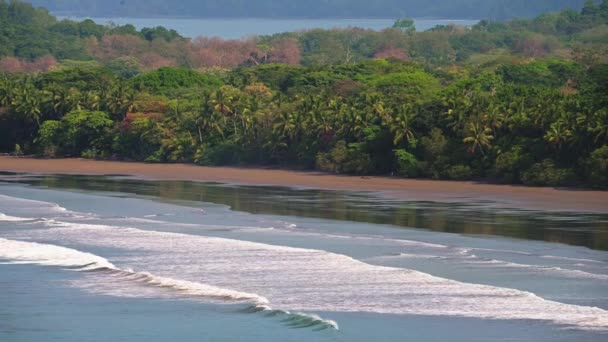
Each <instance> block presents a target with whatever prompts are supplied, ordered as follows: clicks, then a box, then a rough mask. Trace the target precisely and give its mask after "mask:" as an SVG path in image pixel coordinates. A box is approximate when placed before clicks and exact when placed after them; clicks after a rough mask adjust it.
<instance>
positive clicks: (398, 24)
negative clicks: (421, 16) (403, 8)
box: [393, 18, 416, 34]
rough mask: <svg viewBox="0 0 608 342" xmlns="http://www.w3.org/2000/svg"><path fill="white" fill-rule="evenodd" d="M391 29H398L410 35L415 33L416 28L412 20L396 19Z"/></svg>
mask: <svg viewBox="0 0 608 342" xmlns="http://www.w3.org/2000/svg"><path fill="white" fill-rule="evenodd" d="M393 28H396V29H399V30H401V31H403V32H405V33H408V34H412V33H414V32H416V26H415V25H414V19H411V18H405V19H397V20H396V21H395V23H394V24H393Z"/></svg>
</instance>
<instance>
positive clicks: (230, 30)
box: [59, 16, 478, 39]
mask: <svg viewBox="0 0 608 342" xmlns="http://www.w3.org/2000/svg"><path fill="white" fill-rule="evenodd" d="M59 18H60V19H72V20H84V19H87V18H82V17H62V16H59ZM91 19H93V20H94V21H95V22H97V23H99V24H111V23H113V24H116V25H126V24H131V25H133V26H135V27H136V28H137V29H140V30H141V29H142V28H145V27H156V26H164V27H166V28H169V29H174V30H176V31H177V32H179V33H180V34H181V35H183V36H185V37H192V38H194V37H198V36H209V37H221V38H225V39H239V38H245V37H250V36H255V35H272V34H275V33H283V32H294V31H301V30H311V29H316V28H322V29H333V28H347V27H360V28H365V29H372V30H377V31H378V30H384V29H386V28H389V27H391V26H393V23H394V21H395V20H393V19H255V18H252V19H187V18H91ZM477 22H478V20H458V19H454V20H448V19H416V21H415V25H416V29H418V30H419V31H426V30H428V29H430V28H433V27H435V26H437V25H448V24H456V25H461V26H472V25H475V24H476V23H477Z"/></svg>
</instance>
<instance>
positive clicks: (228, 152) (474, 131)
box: [0, 0, 608, 188]
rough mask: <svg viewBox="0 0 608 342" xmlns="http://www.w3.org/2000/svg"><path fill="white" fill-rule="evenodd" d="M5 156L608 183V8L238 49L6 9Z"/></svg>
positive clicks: (167, 32) (2, 19) (308, 35)
mask: <svg viewBox="0 0 608 342" xmlns="http://www.w3.org/2000/svg"><path fill="white" fill-rule="evenodd" d="M0 152H4V153H11V154H15V155H36V156H39V157H44V158H55V157H83V158H92V159H104V160H123V161H144V162H148V163H193V164H199V165H208V166H220V165H234V166H257V167H259V166H262V167H273V168H289V169H298V170H317V171H321V172H329V173H337V174H354V175H362V176H363V175H383V176H392V177H406V178H428V179H449V180H478V181H487V182H496V183H513V184H524V185H533V186H579V187H585V188H607V187H608V0H603V1H592V0H589V1H587V2H586V3H585V4H584V6H583V7H582V9H580V10H573V9H566V10H563V11H559V12H549V13H545V14H541V15H539V16H537V17H534V18H530V19H510V20H508V21H494V20H481V21H480V22H479V23H477V24H476V25H474V26H472V27H462V26H457V25H447V26H436V27H434V28H433V29H431V30H427V31H417V30H416V27H415V23H414V21H413V20H411V19H408V18H407V17H404V18H403V19H399V20H397V21H395V24H394V25H393V26H392V27H387V28H386V29H385V30H381V31H374V30H369V29H361V28H354V27H353V28H344V29H331V30H322V29H314V30H305V31H298V32H286V33H281V34H275V35H271V36H252V37H249V38H245V39H238V40H229V39H221V38H214V37H204V36H203V37H183V36H181V35H180V34H178V32H176V31H174V30H171V29H167V28H164V27H152V28H144V29H141V30H138V29H136V28H135V27H134V26H132V25H123V26H120V25H113V24H108V25H99V24H96V23H95V22H94V21H92V20H84V21H73V20H67V19H63V20H59V19H57V18H56V17H54V16H53V15H51V14H50V12H48V10H46V9H44V8H38V7H34V6H32V5H30V4H28V3H24V2H21V1H6V0H0Z"/></svg>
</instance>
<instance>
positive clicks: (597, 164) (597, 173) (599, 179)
mask: <svg viewBox="0 0 608 342" xmlns="http://www.w3.org/2000/svg"><path fill="white" fill-rule="evenodd" d="M586 164H587V165H586V166H587V172H588V177H589V184H590V185H591V186H592V187H594V188H598V189H606V188H608V145H606V146H603V147H600V148H598V149H596V150H595V151H593V152H592V153H591V156H590V157H589V159H588V160H587V161H586Z"/></svg>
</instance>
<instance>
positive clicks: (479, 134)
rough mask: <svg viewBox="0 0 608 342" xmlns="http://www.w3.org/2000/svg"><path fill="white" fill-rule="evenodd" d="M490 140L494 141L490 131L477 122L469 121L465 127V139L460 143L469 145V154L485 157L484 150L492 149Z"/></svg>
mask: <svg viewBox="0 0 608 342" xmlns="http://www.w3.org/2000/svg"><path fill="white" fill-rule="evenodd" d="M492 140H494V136H492V129H490V127H488V126H485V125H484V124H482V123H481V122H480V121H479V120H475V121H471V122H469V123H468V124H467V125H466V137H465V138H464V139H463V140H462V141H463V142H464V143H465V144H468V145H469V147H468V151H469V152H470V153H473V154H475V153H477V152H480V153H481V154H482V155H485V150H487V149H490V148H491V147H492Z"/></svg>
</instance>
